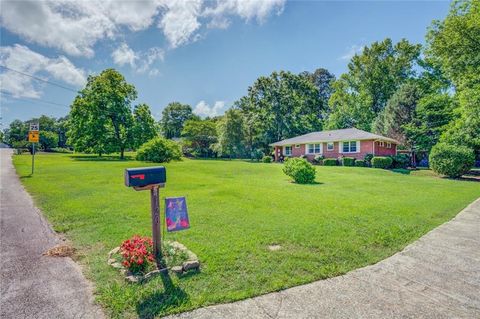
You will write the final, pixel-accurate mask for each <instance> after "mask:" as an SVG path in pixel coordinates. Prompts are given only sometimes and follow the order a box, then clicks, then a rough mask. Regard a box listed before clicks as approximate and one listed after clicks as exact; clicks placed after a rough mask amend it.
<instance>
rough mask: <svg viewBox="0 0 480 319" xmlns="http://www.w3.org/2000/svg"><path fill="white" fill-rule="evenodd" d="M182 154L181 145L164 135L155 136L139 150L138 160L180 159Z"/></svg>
mask: <svg viewBox="0 0 480 319" xmlns="http://www.w3.org/2000/svg"><path fill="white" fill-rule="evenodd" d="M181 156H182V153H181V150H180V146H179V145H178V144H177V143H175V142H174V141H171V140H167V139H165V138H163V137H155V138H153V139H151V140H150V141H148V142H146V143H145V144H143V145H142V146H140V149H139V150H138V151H137V160H139V161H149V162H156V163H163V162H170V161H171V160H179V159H180V158H181Z"/></svg>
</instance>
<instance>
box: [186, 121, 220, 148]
mask: <svg viewBox="0 0 480 319" xmlns="http://www.w3.org/2000/svg"><path fill="white" fill-rule="evenodd" d="M182 137H183V138H184V140H185V147H186V149H187V150H186V153H191V154H192V155H194V156H202V157H210V156H212V155H213V151H212V145H213V144H214V143H215V142H217V129H216V124H215V122H214V121H212V120H209V119H206V120H187V121H186V122H185V125H184V127H183V130H182Z"/></svg>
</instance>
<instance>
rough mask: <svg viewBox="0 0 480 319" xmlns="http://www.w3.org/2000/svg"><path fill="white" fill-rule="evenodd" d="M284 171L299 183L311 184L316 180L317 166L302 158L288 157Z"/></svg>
mask: <svg viewBox="0 0 480 319" xmlns="http://www.w3.org/2000/svg"><path fill="white" fill-rule="evenodd" d="M283 172H284V173H285V174H286V175H288V176H290V177H291V178H292V179H293V180H294V181H295V183H298V184H311V183H313V182H314V181H315V167H314V166H313V165H312V164H310V163H309V162H308V161H307V160H305V159H302V158H298V157H294V158H290V159H288V161H286V162H285V164H284V167H283Z"/></svg>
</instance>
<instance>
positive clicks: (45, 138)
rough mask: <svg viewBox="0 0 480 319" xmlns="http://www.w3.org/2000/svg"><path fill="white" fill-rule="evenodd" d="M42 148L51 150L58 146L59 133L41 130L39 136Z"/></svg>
mask: <svg viewBox="0 0 480 319" xmlns="http://www.w3.org/2000/svg"><path fill="white" fill-rule="evenodd" d="M39 144H40V148H41V149H42V150H44V151H50V150H51V149H52V148H54V147H57V146H58V134H57V132H52V131H43V130H42V131H40V138H39Z"/></svg>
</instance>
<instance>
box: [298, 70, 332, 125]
mask: <svg viewBox="0 0 480 319" xmlns="http://www.w3.org/2000/svg"><path fill="white" fill-rule="evenodd" d="M300 75H302V76H305V77H306V78H307V79H309V80H310V82H312V83H313V85H315V86H316V87H317V89H318V99H319V101H320V104H319V106H318V117H319V118H320V119H323V118H326V117H327V115H328V114H327V112H328V110H329V109H328V100H329V99H330V96H331V94H332V83H333V81H335V75H333V74H332V73H330V72H329V71H328V70H327V69H323V68H319V69H316V70H315V71H313V73H310V72H307V71H305V72H302V73H300Z"/></svg>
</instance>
